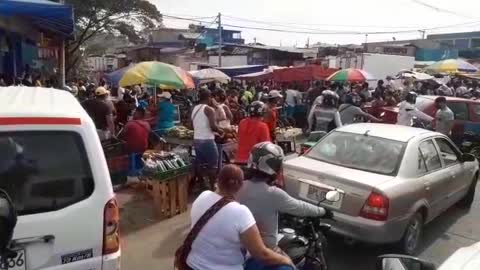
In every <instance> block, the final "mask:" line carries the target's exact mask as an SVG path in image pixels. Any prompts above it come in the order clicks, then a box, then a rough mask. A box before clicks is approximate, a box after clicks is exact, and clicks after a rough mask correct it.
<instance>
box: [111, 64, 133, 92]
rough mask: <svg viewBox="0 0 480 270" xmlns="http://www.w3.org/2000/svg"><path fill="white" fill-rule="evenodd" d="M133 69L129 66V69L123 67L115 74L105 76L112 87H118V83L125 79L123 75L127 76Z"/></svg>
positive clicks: (114, 72)
mask: <svg viewBox="0 0 480 270" xmlns="http://www.w3.org/2000/svg"><path fill="white" fill-rule="evenodd" d="M130 68H131V65H130V66H128V67H123V68H121V69H117V70H115V71H113V72H110V73H108V74H105V79H106V80H107V81H108V82H109V83H110V84H111V85H112V86H115V87H118V86H119V85H118V83H119V82H120V80H121V79H122V77H123V74H125V72H126V71H127V70H128V69H130Z"/></svg>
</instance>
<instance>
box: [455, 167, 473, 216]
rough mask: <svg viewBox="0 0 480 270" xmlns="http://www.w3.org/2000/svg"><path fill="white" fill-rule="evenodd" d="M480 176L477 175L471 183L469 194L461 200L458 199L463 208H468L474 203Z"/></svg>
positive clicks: (459, 205)
mask: <svg viewBox="0 0 480 270" xmlns="http://www.w3.org/2000/svg"><path fill="white" fill-rule="evenodd" d="M477 181H478V176H477V175H475V176H474V178H473V180H472V183H471V184H470V188H468V192H467V194H465V197H463V198H462V199H461V200H460V201H458V203H457V206H458V207H461V208H465V209H468V208H470V207H471V206H472V204H473V199H475V188H476V187H477Z"/></svg>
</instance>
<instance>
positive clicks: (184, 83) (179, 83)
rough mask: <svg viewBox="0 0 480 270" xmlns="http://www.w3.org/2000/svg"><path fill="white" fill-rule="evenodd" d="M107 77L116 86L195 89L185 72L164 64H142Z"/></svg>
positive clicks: (151, 62)
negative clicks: (137, 85)
mask: <svg viewBox="0 0 480 270" xmlns="http://www.w3.org/2000/svg"><path fill="white" fill-rule="evenodd" d="M107 77H109V78H111V79H112V82H113V83H114V84H115V83H116V82H118V85H120V86H122V87H125V86H132V85H136V84H146V85H152V86H158V87H161V88H166V89H169V88H170V89H188V88H194V87H195V84H194V82H193V79H192V76H191V75H190V74H189V73H188V72H186V71H185V70H183V69H181V68H179V67H176V66H173V65H170V64H166V63H162V62H156V61H150V62H140V63H138V64H134V65H131V66H128V67H126V68H123V69H120V70H117V71H115V72H112V73H110V74H109V75H108V76H107Z"/></svg>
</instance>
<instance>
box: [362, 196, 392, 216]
mask: <svg viewBox="0 0 480 270" xmlns="http://www.w3.org/2000/svg"><path fill="white" fill-rule="evenodd" d="M389 204H390V202H389V199H388V198H387V197H386V196H385V195H383V194H380V193H376V192H372V193H371V194H370V196H368V199H367V201H366V202H365V205H364V206H363V207H362V210H361V211H360V216H361V217H364V218H368V219H373V220H380V221H384V220H387V217H388V207H389Z"/></svg>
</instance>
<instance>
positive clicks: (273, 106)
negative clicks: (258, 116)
mask: <svg viewBox="0 0 480 270" xmlns="http://www.w3.org/2000/svg"><path fill="white" fill-rule="evenodd" d="M282 99H283V96H282V95H281V94H280V92H279V91H278V90H272V91H270V92H269V93H268V103H267V110H266V113H265V118H264V120H263V121H264V122H265V123H266V124H267V126H268V129H269V130H270V137H271V139H272V141H275V130H276V128H277V120H278V111H277V106H278V103H279V102H280V101H281V100H282Z"/></svg>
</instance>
